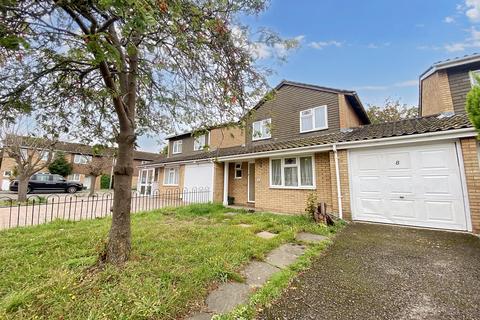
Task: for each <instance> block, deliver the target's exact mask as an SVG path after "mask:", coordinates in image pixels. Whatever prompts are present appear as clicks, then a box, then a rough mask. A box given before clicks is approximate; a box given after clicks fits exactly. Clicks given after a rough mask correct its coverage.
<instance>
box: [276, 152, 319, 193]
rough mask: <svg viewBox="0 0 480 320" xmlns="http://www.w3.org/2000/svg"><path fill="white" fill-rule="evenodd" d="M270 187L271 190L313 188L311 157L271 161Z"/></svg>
mask: <svg viewBox="0 0 480 320" xmlns="http://www.w3.org/2000/svg"><path fill="white" fill-rule="evenodd" d="M270 186H271V187H273V188H314V187H315V178H314V169H313V157H312V156H307V157H287V158H282V159H271V160H270Z"/></svg>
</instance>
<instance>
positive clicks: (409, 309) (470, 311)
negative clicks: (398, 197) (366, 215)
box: [258, 223, 480, 319]
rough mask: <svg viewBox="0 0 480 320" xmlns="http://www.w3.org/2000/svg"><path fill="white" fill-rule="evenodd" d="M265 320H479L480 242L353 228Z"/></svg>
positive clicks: (381, 228) (267, 311) (436, 233)
mask: <svg viewBox="0 0 480 320" xmlns="http://www.w3.org/2000/svg"><path fill="white" fill-rule="evenodd" d="M258 319H480V239H479V238H477V237H475V236H473V235H468V234H461V233H452V232H443V231H432V230H420V229H411V228H402V227H395V226H384V225H374V224H360V223H354V224H351V225H349V226H348V227H346V228H345V230H343V231H342V232H341V233H340V234H339V235H338V236H337V238H336V240H335V242H334V244H333V245H332V246H331V247H330V248H329V249H328V250H327V251H326V252H325V253H324V255H322V256H320V257H319V258H318V259H317V260H316V261H315V262H314V263H313V265H312V268H311V269H310V270H308V271H306V272H304V273H303V274H302V275H300V276H299V277H298V278H297V279H295V280H294V281H293V283H292V284H291V285H290V287H289V289H288V290H287V291H286V292H285V293H284V294H283V295H282V297H280V298H279V299H278V300H277V301H276V302H275V303H273V305H272V306H270V307H268V308H266V309H265V310H263V312H262V313H261V314H260V315H259V317H258Z"/></svg>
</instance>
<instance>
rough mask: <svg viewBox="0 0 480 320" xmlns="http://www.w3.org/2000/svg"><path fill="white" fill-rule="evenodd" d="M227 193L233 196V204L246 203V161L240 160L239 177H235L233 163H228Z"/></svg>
mask: <svg viewBox="0 0 480 320" xmlns="http://www.w3.org/2000/svg"><path fill="white" fill-rule="evenodd" d="M228 195H229V196H231V197H234V198H235V201H234V204H238V205H247V204H248V162H242V178H240V179H235V163H230V166H229V169H228Z"/></svg>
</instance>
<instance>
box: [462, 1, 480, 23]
mask: <svg viewBox="0 0 480 320" xmlns="http://www.w3.org/2000/svg"><path fill="white" fill-rule="evenodd" d="M465 7H466V11H465V14H466V15H467V17H468V18H469V19H470V21H472V22H480V0H465Z"/></svg>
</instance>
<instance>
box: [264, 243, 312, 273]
mask: <svg viewBox="0 0 480 320" xmlns="http://www.w3.org/2000/svg"><path fill="white" fill-rule="evenodd" d="M303 252H305V246H302V245H296V244H291V243H287V244H284V245H281V246H280V247H278V248H276V249H274V250H272V251H271V252H270V253H269V254H268V255H267V257H266V259H265V262H267V263H269V264H271V265H273V266H275V267H278V268H280V269H284V268H286V267H288V266H289V265H291V264H292V263H293V262H295V260H297V258H298V257H299V256H301V255H302V254H303Z"/></svg>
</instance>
